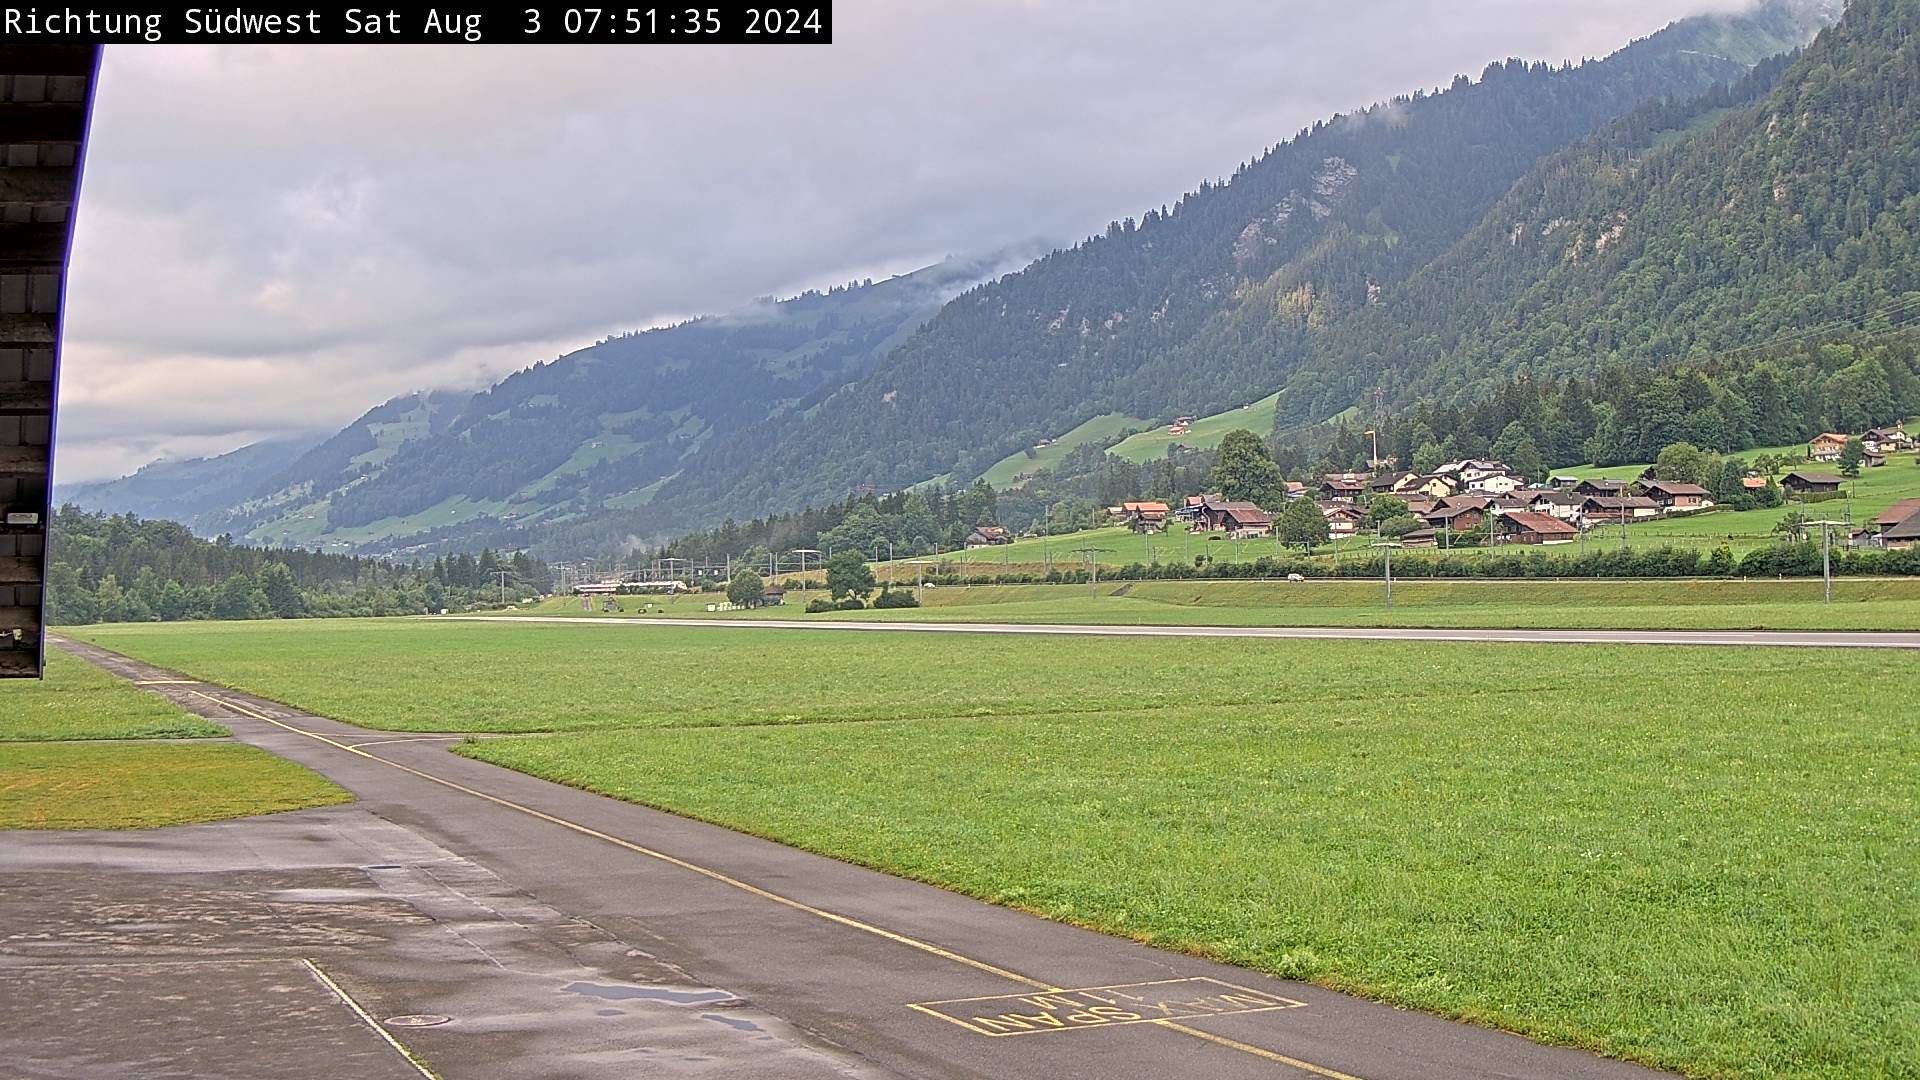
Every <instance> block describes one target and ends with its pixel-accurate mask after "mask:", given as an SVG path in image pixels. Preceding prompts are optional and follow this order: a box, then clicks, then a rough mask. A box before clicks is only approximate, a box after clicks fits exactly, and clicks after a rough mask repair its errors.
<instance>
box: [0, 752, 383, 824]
mask: <svg viewBox="0 0 1920 1080" xmlns="http://www.w3.org/2000/svg"><path fill="white" fill-rule="evenodd" d="M350 801H352V796H351V795H348V794H347V793H346V791H344V790H342V789H341V788H340V787H338V786H336V785H335V784H333V783H331V782H329V781H327V780H325V779H323V778H322V777H320V776H319V775H318V774H316V773H313V772H309V771H308V770H306V769H303V768H301V767H300V766H298V765H295V764H294V763H292V762H290V761H286V760H284V759H282V758H277V757H274V756H273V755H272V754H269V753H267V752H266V751H265V750H260V749H258V748H256V747H252V746H238V745H235V744H232V743H214V744H210V745H194V744H180V743H157V744H147V745H141V744H139V743H92V744H86V743H37V744H32V745H27V744H8V745H0V829H151V828H158V827H159V826H162V825H184V824H189V823H192V822H200V821H221V820H225V819H227V818H237V817H249V816H251V815H254V814H271V813H277V812H279V811H282V810H303V809H306V808H308V807H313V806H328V805H332V804H334V803H343V802H350Z"/></svg>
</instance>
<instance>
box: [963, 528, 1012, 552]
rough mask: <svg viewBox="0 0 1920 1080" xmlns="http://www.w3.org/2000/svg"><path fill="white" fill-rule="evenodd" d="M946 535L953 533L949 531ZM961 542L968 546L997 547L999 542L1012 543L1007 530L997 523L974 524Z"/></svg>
mask: <svg viewBox="0 0 1920 1080" xmlns="http://www.w3.org/2000/svg"><path fill="white" fill-rule="evenodd" d="M947 535H949V536H951V535H953V534H951V533H949V534H947ZM961 543H963V544H965V545H966V546H967V547H968V548H983V547H998V546H1000V545H1001V544H1011V543H1013V537H1012V536H1010V535H1008V534H1007V530H1006V529H1005V528H1003V527H1001V526H999V525H975V526H974V527H973V531H972V532H969V533H967V535H966V538H965V539H964V540H962V541H961Z"/></svg>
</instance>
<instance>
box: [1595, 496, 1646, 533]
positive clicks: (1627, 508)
mask: <svg viewBox="0 0 1920 1080" xmlns="http://www.w3.org/2000/svg"><path fill="white" fill-rule="evenodd" d="M1659 516H1660V504H1659V503H1656V502H1654V501H1653V500H1652V499H1649V498H1647V497H1646V496H1645V495H1589V496H1587V499H1586V501H1585V502H1583V503H1581V504H1580V518H1579V524H1580V525H1581V527H1582V528H1591V527H1593V526H1595V525H1619V524H1621V523H1622V522H1633V521H1643V520H1645V519H1647V518H1654V517H1659Z"/></svg>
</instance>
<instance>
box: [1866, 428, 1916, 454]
mask: <svg viewBox="0 0 1920 1080" xmlns="http://www.w3.org/2000/svg"><path fill="white" fill-rule="evenodd" d="M1860 441H1861V443H1863V444H1864V445H1865V447H1866V451H1867V453H1869V454H1894V453H1898V452H1900V451H1902V450H1911V449H1913V436H1911V435H1908V434H1907V427H1906V425H1905V424H1887V425H1884V426H1882V427H1877V428H1868V429H1867V433H1866V434H1865V435H1862V436H1860Z"/></svg>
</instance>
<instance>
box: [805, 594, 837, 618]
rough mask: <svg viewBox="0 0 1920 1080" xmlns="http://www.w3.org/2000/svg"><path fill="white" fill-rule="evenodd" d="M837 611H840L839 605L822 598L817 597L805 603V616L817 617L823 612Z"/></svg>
mask: <svg viewBox="0 0 1920 1080" xmlns="http://www.w3.org/2000/svg"><path fill="white" fill-rule="evenodd" d="M838 610H840V605H838V604H835V603H834V602H833V601H831V600H829V599H827V598H826V597H824V596H817V597H814V598H813V599H812V600H809V601H807V614H809V615H818V614H820V613H821V612H823V611H838Z"/></svg>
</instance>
